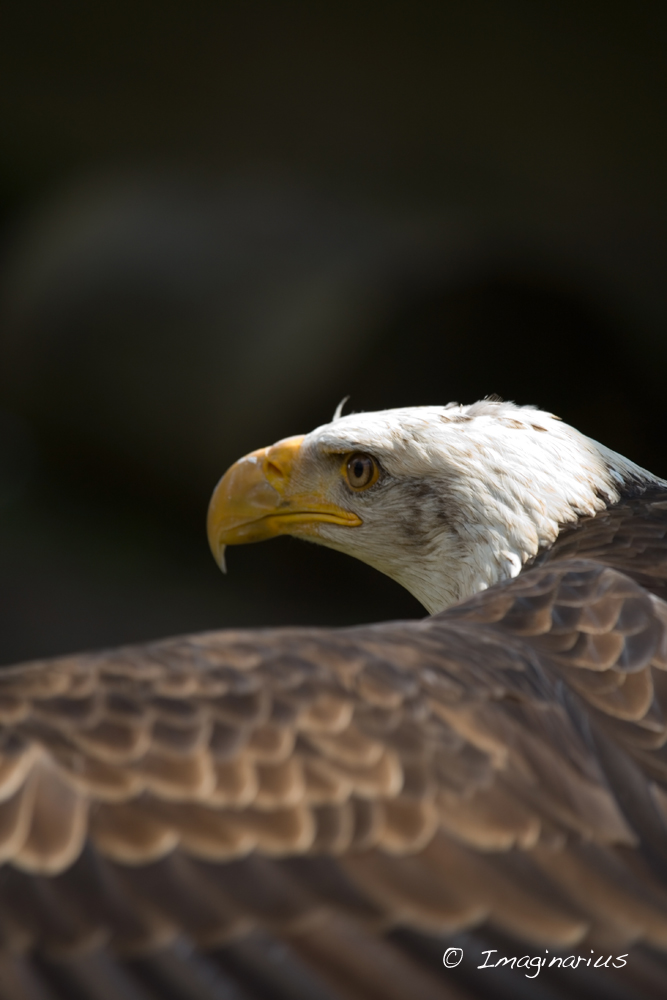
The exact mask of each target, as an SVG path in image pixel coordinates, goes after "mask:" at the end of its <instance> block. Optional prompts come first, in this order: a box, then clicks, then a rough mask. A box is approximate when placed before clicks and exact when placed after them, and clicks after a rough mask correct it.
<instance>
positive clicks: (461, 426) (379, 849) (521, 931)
mask: <svg viewBox="0 0 667 1000" xmlns="http://www.w3.org/2000/svg"><path fill="white" fill-rule="evenodd" d="M280 534H292V535H296V536H298V537H302V538H304V539H306V540H309V541H313V542H317V543H319V544H323V545H327V546H330V547H332V548H335V549H338V550H339V551H342V552H347V553H348V554H350V555H353V556H355V557H357V558H359V559H362V560H364V561H365V562H367V563H370V564H371V565H372V566H374V567H376V568H377V569H379V570H380V571H382V572H383V573H386V574H388V575H389V576H390V577H392V578H393V579H395V580H397V581H398V582H399V583H401V584H402V585H403V586H405V587H406V588H407V589H408V590H410V591H411V592H412V593H413V594H414V595H415V596H416V597H417V598H418V599H419V600H420V601H421V602H422V604H423V605H424V607H425V608H426V609H427V611H428V612H429V613H430V616H429V617H426V618H424V619H423V620H418V621H410V622H388V623H382V624H378V625H371V626H362V627H356V628H351V629H342V630H330V629H281V630H262V631H255V632H222V633H221V632H217V633H216V632H212V633H206V634H200V635H192V636H186V637H181V638H176V639H168V640H164V641H160V642H155V643H151V644H149V645H144V646H135V647H126V648H122V649H116V650H111V651H106V652H101V653H92V654H88V655H80V656H71V657H64V658H60V659H55V660H50V661H40V662H35V663H28V664H23V665H19V666H16V667H12V668H8V669H5V670H4V671H2V673H1V674H0V722H1V724H2V752H1V755H0V861H1V862H2V875H1V877H0V946H1V949H2V952H1V957H0V997H1V998H2V1000H6V998H11V1000H38V998H41V997H49V998H61V997H63V998H64V997H67V998H69V997H74V996H76V997H83V996H86V997H91V998H99V1000H115V998H119V1000H120V998H128V997H135V998H141V1000H148V998H153V1000H155V998H156V997H165V998H172V1000H178V998H181V997H183V998H185V997H199V998H203V1000H213V998H216V997H223V996H224V997H233V998H251V997H257V998H265V997H271V998H276V1000H277V998H288V997H289V998H296V997H298V998H303V1000H305V998H321V1000H325V998H326V1000H335V998H339V1000H348V998H359V1000H362V998H375V997H377V998H383V1000H392V998H396V1000H398V998H399V997H400V998H404V997H405V996H407V995H414V996H419V997H420V1000H424V998H426V1000H429V998H442V997H453V996H454V997H466V996H467V997H472V996H481V995H483V996H485V997H494V996H498V997H500V996H506V995H508V993H507V990H508V989H510V990H511V991H515V990H516V989H519V986H518V985H517V984H518V983H519V978H521V977H523V976H529V978H534V977H536V976H537V975H538V973H539V975H540V976H541V977H542V978H541V979H540V982H541V983H545V982H547V981H548V983H549V985H548V989H549V990H551V991H552V992H549V994H548V995H549V996H553V995H554V992H553V990H555V989H557V988H558V989H567V990H568V991H572V990H573V989H578V990H579V994H577V995H580V996H584V995H597V996H605V995H613V996H614V997H619V998H621V997H626V996H627V997H632V998H637V997H640V996H664V995H665V990H666V989H667V961H666V960H665V952H667V835H666V834H667V756H666V751H665V747H666V746H667V724H666V722H665V718H664V711H665V707H666V706H667V673H666V672H665V671H667V603H665V601H666V599H667V482H665V481H663V480H660V479H658V478H657V477H656V476H654V475H652V474H651V473H649V472H647V471H646V470H644V469H642V468H640V467H639V466H637V465H635V464H633V463H632V462H630V461H628V460H627V459H625V458H623V457H622V456H620V455H618V454H616V453H614V452H612V451H610V450H608V449H607V448H605V447H603V446H602V445H600V444H597V443H596V442H594V441H592V440H590V439H588V438H586V437H584V436H583V435H581V434H579V433H578V432H577V431H576V430H574V429H573V428H571V427H568V426H567V425H566V424H564V423H562V422H561V421H559V420H558V419H557V418H556V417H554V416H552V415H551V414H548V413H545V412H542V411H539V410H537V409H533V408H529V407H518V406H514V405H513V404H508V403H502V402H498V401H494V400H484V401H482V402H480V403H476V404H473V405H471V406H458V405H449V406H445V407H414V408H406V409H398V410H389V411H384V412H379V413H365V414H352V415H348V416H341V415H340V414H338V413H337V414H336V416H335V418H334V420H333V421H332V422H331V423H329V424H326V425H325V426H323V427H320V428H318V429H316V430H315V431H312V432H311V433H310V434H307V435H305V436H302V437H295V438H289V439H286V440H284V441H280V442H278V443H277V444H276V445H273V446H272V447H270V448H265V449H261V450H259V451H256V452H253V453H252V454H250V455H248V456H246V457H245V458H243V459H241V460H240V461H239V462H237V463H236V464H235V465H234V466H232V468H231V469H230V470H229V471H228V472H227V473H226V474H225V475H224V476H223V478H222V479H221V481H220V483H219V484H218V486H217V487H216V490H215V492H214V494H213V498H212V500H211V505H210V509H209V515H208V536H209V541H210V544H211V548H212V550H213V553H214V555H215V558H216V559H217V561H218V563H219V564H220V565H221V566H222V567H223V568H224V554H225V548H226V546H229V545H236V544H241V543H246V542H253V541H258V540H262V539H266V538H271V537H274V536H276V535H280ZM447 948H455V949H456V948H461V949H463V951H464V952H465V954H464V957H463V959H462V961H461V964H460V965H459V966H458V967H457V969H456V970H453V969H448V968H446V967H443V964H442V955H443V952H444V951H445V949H447ZM457 954H458V953H457ZM484 956H487V957H486V958H485V957H484ZM512 956H514V958H515V961H514V962H511V961H510V959H511V957H512ZM536 956H537V958H536ZM505 958H506V959H507V962H504V961H503V962H502V963H501V964H502V965H503V968H502V969H500V968H497V967H496V966H497V963H496V960H500V959H503V960H504V959H505ZM552 958H553V959H554V963H555V964H554V963H552ZM524 959H525V961H524ZM542 959H544V960H545V961H544V962H542ZM529 960H530V961H529ZM535 961H537V965H536V964H535ZM517 963H518V964H517ZM540 963H541V964H540ZM559 963H560V964H559ZM552 965H553V968H551V966H552ZM563 965H564V966H565V969H566V970H568V969H570V968H572V967H573V966H574V968H576V973H567V975H569V979H567V982H566V981H565V977H566V973H563V974H562V975H561V976H560V979H559V978H558V973H559V971H562V967H563ZM596 965H597V967H596ZM479 967H481V968H482V969H484V970H485V971H479ZM488 969H492V971H491V972H488V971H486V970H488ZM535 970H537V971H535ZM529 972H530V975H529ZM507 975H509V976H511V977H514V978H513V979H512V982H511V983H510V984H509V985H508V983H507V982H506V980H505V978H503V977H504V976H507ZM549 977H551V979H549ZM521 981H523V979H522V980H521ZM573 983H574V986H573ZM612 987H613V990H614V991H615V992H613V994H612V992H611V990H612ZM521 988H522V989H523V987H521ZM535 990H536V992H535V993H534V994H531V995H536V996H537V995H541V994H538V993H537V985H536V984H535ZM652 990H653V992H651V991H652ZM503 991H504V992H503ZM587 991H588V992H587ZM511 995H518V994H517V993H515V992H512V993H511ZM522 995H523V994H522ZM545 995H546V994H545ZM570 995H572V994H570Z"/></svg>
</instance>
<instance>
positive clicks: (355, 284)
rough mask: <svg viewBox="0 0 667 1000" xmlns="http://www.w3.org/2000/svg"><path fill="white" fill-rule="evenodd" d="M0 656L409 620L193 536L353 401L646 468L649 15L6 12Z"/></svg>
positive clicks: (352, 568)
mask: <svg viewBox="0 0 667 1000" xmlns="http://www.w3.org/2000/svg"><path fill="white" fill-rule="evenodd" d="M0 16H1V18H2V23H1V24H0V322H1V339H0V394H1V395H0V662H4V663H8V662H11V661H12V660H18V659H22V658H28V657H33V656H41V655H46V654H51V653H61V652H68V651H72V650H78V649H82V648H86V647H91V646H99V645H106V644H111V643H121V642H129V641H135V640H141V639H149V638H151V637H157V636H160V635H163V634H167V633H177V632H182V631H186V630H194V629H202V628H216V627H220V626H237V625H239V626H240V625H243V626H245V625H262V624H271V625H273V624H279V623H285V624H288V623H310V622H313V623H322V624H325V623H335V624H344V623H352V622H360V621H367V620H370V619H379V618H385V617H390V616H398V615H405V616H414V615H420V614H423V611H422V609H421V608H420V607H419V606H418V605H417V604H416V602H415V601H413V600H412V599H411V598H410V597H409V595H407V594H405V593H403V592H402V591H401V590H400V589H399V588H398V587H397V586H396V585H394V584H393V583H391V581H389V580H386V579H385V578H383V577H380V576H379V575H378V574H376V573H375V572H373V571H372V570H370V569H368V568H367V567H364V566H363V565H362V564H360V563H355V562H354V561H353V560H350V559H347V558H345V557H343V556H340V555H338V554H336V553H333V552H329V551H327V550H324V549H319V548H316V547H314V546H308V545H304V544H300V543H298V542H296V541H294V540H289V539H281V540H278V541H275V542H272V543H271V544H270V545H262V546H249V547H247V548H239V549H233V550H232V551H231V552H230V553H229V558H228V565H229V574H228V576H227V577H223V576H222V575H221V574H220V573H219V571H218V570H217V569H216V567H215V564H214V562H213V559H212V558H211V556H210V554H209V552H208V549H207V544H206V538H205V531H204V521H205V513H206V506H207V503H208V498H209V495H210V493H211V490H212V488H213V486H214V484H215V482H216V481H217V479H218V478H219V476H220V475H221V473H222V472H223V471H224V469H225V468H226V467H227V465H228V464H229V463H230V462H231V461H233V460H234V459H236V458H237V457H239V456H240V455H241V454H243V453H245V452H247V451H249V450H251V449H253V448H256V447H258V446H261V445H265V444H269V443H271V442H273V441H275V440H277V439H278V438H280V437H283V436H285V435H287V434H293V433H299V432H304V431H307V430H309V429H311V428H312V427H314V426H315V425H317V424H320V423H323V422H326V421H328V420H329V419H330V418H331V415H332V412H333V410H334V407H335V406H336V404H337V403H338V401H339V399H340V398H341V397H342V396H344V395H347V394H350V396H351V399H350V403H349V406H350V407H351V408H353V409H373V408H377V407H385V406H398V405H402V404H410V403H445V402H447V401H449V400H458V401H460V402H471V401H473V400H474V399H476V398H479V397H481V396H484V395H487V394H489V393H492V392H494V393H498V394H500V395H502V396H503V397H504V398H507V399H514V400H516V401H517V402H522V403H535V404H538V405H540V406H542V407H544V408H547V409H550V410H552V411H554V412H556V413H558V414H559V415H561V416H562V417H563V418H564V419H566V420H567V421H569V422H571V423H573V424H574V425H575V426H577V427H579V428H580V429H581V430H582V431H584V432H585V433H587V434H589V435H591V436H593V437H595V438H597V439H599V440H602V441H604V442H605V443H606V444H607V445H609V446H611V447H612V448H615V449H617V450H619V451H621V452H624V453H625V454H627V455H628V456H629V457H631V458H633V459H634V460H635V461H638V462H640V463H641V464H643V465H646V466H648V467H649V468H651V469H652V470H654V471H655V472H658V473H660V474H662V475H665V476H667V413H666V407H665V392H664V383H665V369H666V365H667V337H666V335H665V321H666V319H667V296H666V292H665V277H664V275H665V270H666V267H667V212H666V199H665V192H666V191H667V185H666V181H667V176H666V174H667V171H666V166H667V143H666V141H665V126H666V124H667V112H666V108H665V103H666V100H667V80H666V76H667V73H666V70H665V43H666V42H667V38H666V31H665V7H664V4H662V3H658V2H656V3H643V4H633V5H629V4H621V3H610V2H606V3H599V4H597V3H583V4H582V3H581V2H578V3H566V2H559V3H549V2H546V0H541V2H540V3H535V2H534V0H526V2H523V3H503V4H499V3H496V2H467V0H462V2H448V0H441V2H440V3H437V4H436V3H428V4H426V3H420V2H418V0H413V2H411V3H410V4H401V5H398V4H393V3H391V2H386V3H384V4H382V5H379V4H377V5H375V4H373V5H358V4H347V3H344V2H339V3H336V4H305V3H304V4H292V3H288V2H285V3H281V4H258V3H255V2H252V0H246V2H245V3H243V4H226V3H224V2H220V3H217V4H210V5H203V4H200V3H196V2H192V0H190V2H189V3H187V4H186V3H180V4H177V3H169V2H168V0H161V2H160V3H157V2H148V0H132V2H131V3H130V2H128V0H117V2H116V3H114V4H113V5H111V4H87V5H83V4H81V5H80V6H78V7H76V6H73V5H72V6H68V5H64V6H63V5H62V4H46V3H44V4H41V5H40V4H37V3H33V2H30V0H23V2H22V3H21V4H18V3H15V4H14V5H13V6H12V5H11V4H4V5H3V8H2V14H1V15H0Z"/></svg>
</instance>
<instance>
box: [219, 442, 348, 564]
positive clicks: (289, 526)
mask: <svg viewBox="0 0 667 1000" xmlns="http://www.w3.org/2000/svg"><path fill="white" fill-rule="evenodd" d="M302 441H303V436H301V437H293V438H287V439H285V440H284V441H279V442H278V443H277V444H274V445H272V446H271V447H270V448H260V449H259V451H253V452H251V454H250V455H246V456H245V458H241V459H240V460H239V461H238V462H236V463H235V464H234V465H232V467H231V468H230V469H228V470H227V472H226V473H225V474H224V476H223V477H222V479H221V480H220V482H219V483H218V485H217V486H216V488H215V490H214V492H213V496H212V497H211V502H210V504H209V508H208V519H207V524H206V528H207V532H208V542H209V545H210V546H211V551H212V553H213V556H214V558H215V561H216V562H217V564H218V566H220V568H221V569H222V570H224V569H225V546H226V545H244V544H245V543H246V542H261V541H263V540H264V539H266V538H274V537H275V536H276V535H290V534H295V533H298V534H315V533H316V532H315V530H314V526H315V525H316V524H317V522H321V521H326V522H328V523H329V524H339V525H343V526H345V527H349V528H353V527H356V526H357V525H359V524H361V523H362V522H361V518H359V517H357V515H356V514H353V513H352V512H351V511H349V510H344V509H343V508H342V507H339V506H337V505H336V504H332V503H329V502H328V501H327V500H325V499H324V498H323V497H322V496H321V495H320V493H321V490H318V488H317V487H315V488H314V489H313V490H312V491H310V490H308V491H307V492H304V491H303V489H302V484H298V483H297V482H295V480H298V478H299V476H298V474H295V473H296V472H297V468H298V464H299V457H300V452H301V443H302ZM309 529H310V530H309Z"/></svg>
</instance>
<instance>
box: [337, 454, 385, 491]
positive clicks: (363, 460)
mask: <svg viewBox="0 0 667 1000" xmlns="http://www.w3.org/2000/svg"><path fill="white" fill-rule="evenodd" d="M379 474H380V470H379V468H378V464H377V462H376V461H375V459H374V458H371V456H370V455H364V454H363V453H362V452H359V451H358V452H355V454H354V455H350V457H349V458H348V460H347V464H346V466H345V475H346V476H347V481H348V483H349V484H350V486H351V487H352V489H353V490H367V489H368V487H369V486H372V485H373V483H375V482H377V478H378V476H379Z"/></svg>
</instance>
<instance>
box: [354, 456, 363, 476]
mask: <svg viewBox="0 0 667 1000" xmlns="http://www.w3.org/2000/svg"><path fill="white" fill-rule="evenodd" d="M365 471H366V463H365V462H364V461H362V460H361V459H360V458H358V459H357V461H356V462H355V463H354V478H355V479H361V478H362V476H363V474H364V472H365Z"/></svg>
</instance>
